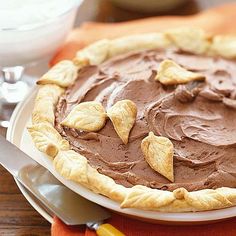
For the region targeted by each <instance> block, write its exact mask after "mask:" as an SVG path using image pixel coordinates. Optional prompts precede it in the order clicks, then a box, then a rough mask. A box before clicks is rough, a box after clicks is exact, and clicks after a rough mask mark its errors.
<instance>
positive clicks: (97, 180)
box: [29, 28, 236, 212]
mask: <svg viewBox="0 0 236 236" xmlns="http://www.w3.org/2000/svg"><path fill="white" fill-rule="evenodd" d="M235 42H236V40H235V37H233V36H232V37H231V36H230V37H228V36H209V35H208V34H206V33H205V32H204V31H202V30H201V29H200V30H199V29H192V28H191V29H190V28H188V29H187V28H178V29H170V30H167V31H165V32H160V33H152V34H143V35H132V36H127V37H122V38H119V39H114V40H108V39H106V40H103V41H98V42H96V43H94V44H91V45H90V46H88V47H86V48H84V49H82V50H80V51H78V52H77V55H76V57H75V59H74V60H73V61H62V62H60V63H58V64H56V65H55V66H54V67H53V68H51V69H50V71H49V72H48V73H46V74H45V75H44V76H43V77H42V78H41V79H40V80H39V81H38V84H41V86H42V87H44V86H47V85H46V84H53V85H56V86H59V87H63V88H66V87H68V86H70V85H72V84H73V83H74V81H75V79H76V77H77V73H78V71H79V70H80V69H81V68H82V67H84V66H87V65H98V64H100V63H102V62H104V61H105V60H107V59H109V58H111V57H113V56H115V55H119V54H121V53H126V52H131V51H137V50H145V49H155V48H156V49H158V48H170V47H171V48H177V49H180V50H183V51H186V52H190V53H196V54H203V55H213V56H223V57H225V58H235V57H236V53H235V46H234V45H235ZM55 88H56V87H55ZM51 89H53V90H54V88H53V87H52V88H51ZM43 90H44V89H43ZM43 90H41V91H43ZM45 91H47V88H45ZM55 91H56V92H55V94H56V95H55V94H54V92H52V93H46V94H47V95H46V97H47V98H48V99H49V97H52V99H51V101H52V102H51V103H50V104H51V105H50V106H51V107H53V108H54V107H55V105H54V104H55V103H56V102H57V101H56V100H57V98H58V96H60V95H59V94H60V91H61V90H60V89H58V87H57V88H56V89H55ZM42 93H44V92H42ZM57 95H58V96H57ZM38 97H39V99H37V100H40V99H43V96H41V95H40V92H39V95H38ZM41 104H43V103H41ZM37 106H38V108H37ZM35 111H36V112H35V113H34V114H36V113H37V116H35V117H36V118H34V119H33V123H34V124H33V125H32V126H31V127H29V132H30V134H31V136H32V139H33V141H34V143H35V145H36V147H37V148H38V149H39V150H40V151H42V152H44V153H46V154H48V155H50V156H52V157H55V158H54V160H53V164H54V166H55V169H56V170H57V171H58V172H59V173H60V174H61V175H62V176H64V177H65V178H67V179H69V180H72V181H75V182H77V183H78V184H82V185H83V186H86V187H87V188H89V189H91V190H92V191H94V192H96V193H99V194H102V195H105V196H107V197H109V198H110V199H113V200H115V201H118V202H119V203H120V204H121V207H122V208H138V209H144V210H157V211H163V212H185V211H204V210H213V209H219V208H224V207H230V206H233V205H236V189H235V188H227V187H223V188H218V189H205V190H199V191H194V192H188V191H187V190H186V189H184V188H178V189H176V190H174V191H173V192H171V191H164V190H158V189H151V188H149V187H145V186H140V185H136V186H134V187H132V188H126V187H124V186H122V185H119V184H117V183H116V182H115V181H114V180H113V179H112V178H110V177H108V176H105V175H103V174H100V173H99V172H98V171H97V170H96V169H94V168H92V167H91V166H90V165H89V163H88V161H87V159H86V157H83V156H81V155H80V154H78V153H76V152H74V151H72V150H70V147H69V144H68V142H67V141H66V140H65V139H63V138H62V137H61V136H60V134H59V133H58V132H57V131H56V130H55V129H54V127H53V124H52V123H53V121H54V119H53V118H52V114H53V113H52V109H49V112H48V111H47V109H46V108H45V109H42V105H38V104H37V103H35ZM43 113H45V114H43ZM46 113H48V115H46ZM37 117H40V118H37ZM123 139H124V141H125V142H127V141H126V140H127V138H123Z"/></svg>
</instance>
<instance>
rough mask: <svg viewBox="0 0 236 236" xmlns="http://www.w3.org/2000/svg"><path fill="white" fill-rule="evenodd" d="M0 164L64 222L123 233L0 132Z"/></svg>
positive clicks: (111, 235)
mask: <svg viewBox="0 0 236 236" xmlns="http://www.w3.org/2000/svg"><path fill="white" fill-rule="evenodd" d="M0 164H1V165H2V166H3V167H4V168H5V169H6V170H7V171H8V172H10V173H11V174H12V175H13V176H14V177H15V178H16V179H17V180H18V181H19V182H20V183H21V184H22V185H23V186H24V187H25V188H26V189H27V190H28V191H29V192H30V193H32V194H33V196H34V197H35V198H36V199H37V200H38V201H39V202H40V205H42V206H43V207H44V208H45V209H46V210H47V212H49V213H50V214H51V215H56V216H57V217H58V218H60V219H61V220H62V221H63V222H64V223H65V224H67V225H82V224H86V226H87V227H88V228H90V229H92V230H95V231H96V232H97V234H98V235H99V236H124V234H123V233H121V232H120V231H119V230H117V229H116V228H114V227H113V226H112V225H110V224H103V221H104V220H105V219H108V218H109V217H110V216H111V215H110V213H109V212H108V211H107V210H105V209H104V208H102V207H101V206H99V205H97V204H95V203H92V202H90V201H88V200H87V199H85V198H83V197H81V196H79V195H78V194H76V193H74V192H73V191H71V190H70V189H68V188H67V187H65V186H64V185H63V184H61V182H59V181H58V180H57V179H56V178H55V177H54V176H53V175H52V174H51V173H50V172H49V171H48V170H47V169H46V168H44V167H43V166H41V165H40V164H38V163H37V162H36V161H34V160H33V159H32V158H31V157H29V156H28V155H27V154H25V153H24V152H22V151H21V150H20V149H19V148H17V147H16V146H15V145H13V144H12V143H10V142H8V141H7V140H6V139H5V138H4V137H2V136H1V135H0Z"/></svg>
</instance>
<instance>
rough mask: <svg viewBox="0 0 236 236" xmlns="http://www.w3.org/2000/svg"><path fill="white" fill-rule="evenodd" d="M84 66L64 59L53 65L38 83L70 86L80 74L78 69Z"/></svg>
mask: <svg viewBox="0 0 236 236" xmlns="http://www.w3.org/2000/svg"><path fill="white" fill-rule="evenodd" d="M81 67H82V66H76V65H75V64H74V63H73V62H72V61H70V60H64V61H60V62H59V63H57V64H56V65H55V66H53V67H52V68H51V69H50V70H49V71H48V72H47V73H46V74H44V75H43V76H42V77H41V78H40V79H39V80H38V81H37V84H57V85H58V86H61V87H68V86H69V85H71V84H73V82H74V81H75V79H76V78H77V75H78V70H79V69H80V68H81Z"/></svg>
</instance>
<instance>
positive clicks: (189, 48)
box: [165, 27, 211, 54]
mask: <svg viewBox="0 0 236 236" xmlns="http://www.w3.org/2000/svg"><path fill="white" fill-rule="evenodd" d="M165 35H166V37H167V38H168V39H169V40H170V41H171V42H172V44H174V45H175V46H176V47H177V48H179V49H181V50H183V51H186V52H192V53H195V54H204V53H206V52H207V51H208V49H209V47H210V45H211V36H210V35H207V34H206V32H205V31H203V30H202V29H198V28H189V27H181V28H174V29H170V30H167V31H165Z"/></svg>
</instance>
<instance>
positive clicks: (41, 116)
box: [32, 84, 64, 125]
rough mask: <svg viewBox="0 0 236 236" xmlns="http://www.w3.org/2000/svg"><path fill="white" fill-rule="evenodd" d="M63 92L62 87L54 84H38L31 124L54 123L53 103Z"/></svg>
mask: <svg viewBox="0 0 236 236" xmlns="http://www.w3.org/2000/svg"><path fill="white" fill-rule="evenodd" d="M63 92H64V89H63V88H61V87H59V86H58V85H56V84H47V85H44V86H39V90H38V93H37V96H36V98H35V103H34V108H33V112H32V123H33V124H39V123H47V122H48V123H49V124H51V125H54V120H55V115H54V110H55V105H56V103H57V101H58V98H59V97H60V95H61V94H62V93H63Z"/></svg>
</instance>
